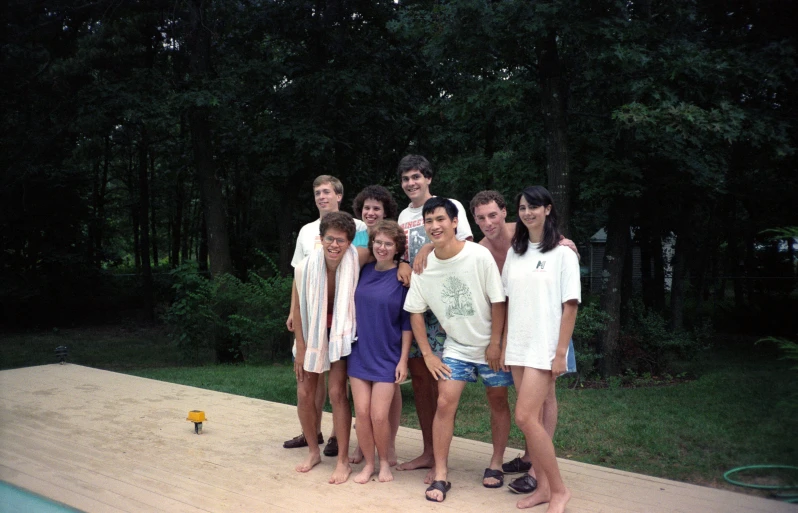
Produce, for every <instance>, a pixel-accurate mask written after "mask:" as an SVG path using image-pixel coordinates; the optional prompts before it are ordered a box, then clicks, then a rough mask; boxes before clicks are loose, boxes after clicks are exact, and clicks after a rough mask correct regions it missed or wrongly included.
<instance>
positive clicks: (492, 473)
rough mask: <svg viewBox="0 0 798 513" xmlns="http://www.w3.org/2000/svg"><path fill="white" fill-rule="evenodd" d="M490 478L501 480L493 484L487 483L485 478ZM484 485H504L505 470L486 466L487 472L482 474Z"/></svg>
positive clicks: (497, 486)
mask: <svg viewBox="0 0 798 513" xmlns="http://www.w3.org/2000/svg"><path fill="white" fill-rule="evenodd" d="M488 478H493V479H496V480H498V481H499V482H498V483H496V484H492V485H488V484H485V480H486V479H488ZM482 486H484V487H485V488H501V487H502V486H504V472H502V471H501V470H497V469H495V468H486V469H485V473H484V474H482Z"/></svg>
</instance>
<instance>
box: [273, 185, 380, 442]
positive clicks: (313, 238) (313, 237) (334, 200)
mask: <svg viewBox="0 0 798 513" xmlns="http://www.w3.org/2000/svg"><path fill="white" fill-rule="evenodd" d="M313 198H314V200H315V202H316V208H317V209H318V210H319V218H318V219H316V220H315V221H312V222H310V223H308V224H306V225H305V226H303V227H302V229H300V230H299V234H298V235H297V238H296V247H295V248H294V257H293V258H292V259H291V267H293V268H296V266H297V265H299V263H300V262H302V260H303V259H305V258H306V257H307V256H308V255H309V254H310V253H311V252H312V251H313V250H314V249H317V248H320V247H321V245H322V244H321V236H320V235H319V225H320V224H321V221H322V219H323V218H324V216H326V215H327V214H329V213H331V212H338V210H339V208H340V206H341V200H343V198H344V185H343V184H342V183H341V180H339V179H338V178H336V177H334V176H331V175H319V176H317V177H316V179H315V180H313ZM354 222H355V227H356V231H358V232H359V231H363V230H365V229H366V225H365V224H364V223H363V221H361V220H359V219H355V220H354ZM295 308H296V303H295V302H294V297H293V295H292V296H291V310H290V312H289V313H288V319H286V321H285V325H286V327H287V328H288V331H291V332H293V331H294V325H293V315H294V310H295ZM322 382H323V380H322ZM297 392H299V390H298V389H297ZM326 399H327V387H326V386H324V385H322V386H320V387H318V389H317V390H316V403H315V404H316V410H317V411H318V417H317V420H318V425H317V426H316V433H318V442H319V443H324V435H323V434H322V433H321V417H322V415H321V412H322V409H323V408H324V402H325V400H326ZM307 446H308V441H307V440H306V438H305V433H300V434H299V435H297V436H295V437H294V438H292V439H290V440H286V441H285V442H284V443H283V447H284V448H286V449H295V448H298V447H307ZM324 455H325V456H329V457H334V456H337V455H338V438H337V437H336V436H335V427H334V426H333V431H332V433H331V434H330V438H329V440H328V442H327V445H326V446H325V447H324Z"/></svg>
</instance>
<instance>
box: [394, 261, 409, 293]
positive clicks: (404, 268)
mask: <svg viewBox="0 0 798 513" xmlns="http://www.w3.org/2000/svg"><path fill="white" fill-rule="evenodd" d="M412 274H413V269H411V268H410V264H408V263H407V262H399V265H398V266H396V279H397V280H399V281H401V282H402V285H404V286H405V287H409V286H410V276H411V275H412Z"/></svg>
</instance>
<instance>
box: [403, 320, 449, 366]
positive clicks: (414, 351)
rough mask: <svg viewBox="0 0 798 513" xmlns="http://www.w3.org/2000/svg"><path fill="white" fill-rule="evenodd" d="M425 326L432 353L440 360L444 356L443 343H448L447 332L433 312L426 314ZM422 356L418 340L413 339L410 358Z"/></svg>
mask: <svg viewBox="0 0 798 513" xmlns="http://www.w3.org/2000/svg"><path fill="white" fill-rule="evenodd" d="M424 326H426V328H427V341H429V345H430V347H432V352H433V353H435V356H437V357H439V358H440V357H441V356H442V355H443V343H444V342H446V332H445V331H443V328H441V323H440V322H438V318H437V317H435V314H434V313H432V310H427V311H426V312H424ZM421 356H422V355H421V349H419V347H418V343H417V342H416V340H415V339H413V343H412V344H410V353H409V355H408V358H419V357H421Z"/></svg>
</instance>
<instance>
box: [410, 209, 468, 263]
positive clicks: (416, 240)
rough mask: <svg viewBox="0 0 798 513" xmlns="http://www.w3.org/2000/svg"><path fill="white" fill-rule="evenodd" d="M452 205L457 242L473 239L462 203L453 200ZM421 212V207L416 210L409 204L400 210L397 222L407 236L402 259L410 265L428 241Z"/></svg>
mask: <svg viewBox="0 0 798 513" xmlns="http://www.w3.org/2000/svg"><path fill="white" fill-rule="evenodd" d="M450 199H451V198H450ZM452 203H454V204H455V206H456V207H457V240H466V239H467V238H469V237H473V236H474V234H473V233H472V232H471V225H469V224H468V216H467V215H466V211H465V209H464V208H463V205H462V203H460V202H459V201H457V200H456V199H453V200H452ZM423 210H424V206H423V205H422V206H420V207H418V208H416V207H414V206H413V205H412V204H410V205H408V207H407V208H406V209H404V210H402V212H401V213H400V214H399V219H398V220H397V221H398V223H399V226H401V227H402V229H403V230H404V231H405V235H406V236H407V249H406V250H405V254H404V258H405V260H407V261H409V262H410V265H413V261H414V260H415V259H416V253H418V250H419V249H421V246H423V245H424V244H426V243H428V242H429V241H430V240H429V237H427V231H426V230H425V229H424V218H423V217H422V216H421V212H422V211H423Z"/></svg>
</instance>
